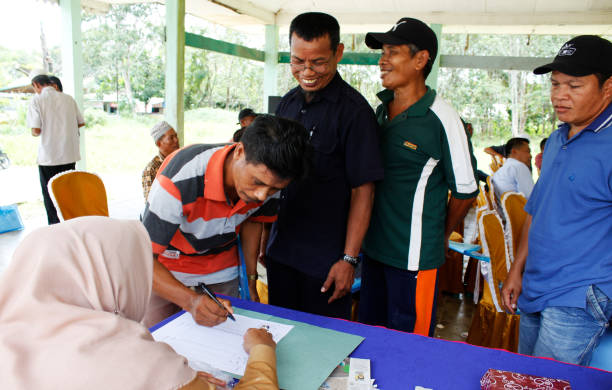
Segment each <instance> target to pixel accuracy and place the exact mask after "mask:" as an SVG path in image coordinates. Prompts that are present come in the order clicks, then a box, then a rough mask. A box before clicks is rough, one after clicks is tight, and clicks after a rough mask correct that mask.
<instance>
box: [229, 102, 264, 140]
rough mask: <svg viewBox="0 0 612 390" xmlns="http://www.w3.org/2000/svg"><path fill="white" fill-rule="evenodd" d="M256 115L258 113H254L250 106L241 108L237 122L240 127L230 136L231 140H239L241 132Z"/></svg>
mask: <svg viewBox="0 0 612 390" xmlns="http://www.w3.org/2000/svg"><path fill="white" fill-rule="evenodd" d="M257 115H258V114H256V113H255V111H253V110H252V109H250V108H243V109H242V110H240V112H239V113H238V123H237V124H239V125H240V128H239V129H238V130H236V132H235V133H234V136H233V137H232V141H233V142H238V141H240V138H241V137H242V133H244V129H246V128H247V127H249V125H250V124H251V123H253V121H254V120H255V118H257Z"/></svg>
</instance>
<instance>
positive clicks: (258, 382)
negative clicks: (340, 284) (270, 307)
mask: <svg viewBox="0 0 612 390" xmlns="http://www.w3.org/2000/svg"><path fill="white" fill-rule="evenodd" d="M50 275H52V276H51V277H50ZM152 278H153V259H152V256H151V240H150V239H149V235H148V233H147V231H146V230H145V229H144V227H143V226H142V225H141V224H140V223H139V222H137V221H127V220H124V221H120V220H114V219H111V218H108V217H98V216H95V217H82V218H75V219H72V220H70V221H66V222H63V223H61V224H58V225H53V226H49V227H44V228H41V229H38V230H36V231H34V232H32V233H31V234H29V235H28V236H27V237H26V238H25V239H24V240H23V242H22V243H21V244H20V245H19V247H18V248H17V250H16V251H15V254H14V256H13V261H12V262H11V264H10V265H9V267H8V268H7V269H6V270H5V271H4V274H3V275H2V282H1V283H0V302H1V304H0V324H2V326H0V361H2V362H3V364H0V388H2V389H11V390H30V389H66V390H70V389H75V390H76V389H79V390H80V389H183V390H188V389H190V390H196V389H201V390H203V389H206V390H214V389H215V385H214V384H221V383H222V382H221V383H220V381H219V380H218V379H216V378H213V377H212V376H211V375H210V374H207V373H204V372H196V371H194V370H193V369H191V368H190V367H189V366H188V365H187V361H186V359H185V358H184V357H182V356H180V355H178V354H177V353H176V352H174V351H173V350H172V349H171V348H170V347H169V346H168V345H167V344H164V343H158V342H156V341H155V340H153V338H152V337H151V334H150V333H149V331H148V330H147V328H145V326H144V325H143V324H142V323H140V321H141V320H142V318H143V316H144V313H145V309H146V307H147V303H148V301H149V298H150V296H151V283H152ZM244 348H245V351H246V352H247V353H250V357H249V360H248V363H247V367H246V371H245V374H244V376H243V378H242V380H241V381H240V383H239V384H238V385H237V386H236V387H235V389H253V388H255V386H256V388H257V389H278V380H277V377H276V357H275V343H274V341H273V340H272V336H271V335H270V334H269V333H267V332H266V331H265V330H263V329H250V330H249V331H247V333H246V334H245V336H244ZM211 382H212V383H211Z"/></svg>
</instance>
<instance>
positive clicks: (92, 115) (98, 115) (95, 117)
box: [84, 109, 107, 128]
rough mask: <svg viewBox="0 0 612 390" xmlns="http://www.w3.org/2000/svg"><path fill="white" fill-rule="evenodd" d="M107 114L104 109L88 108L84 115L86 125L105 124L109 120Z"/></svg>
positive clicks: (88, 126) (89, 126)
mask: <svg viewBox="0 0 612 390" xmlns="http://www.w3.org/2000/svg"><path fill="white" fill-rule="evenodd" d="M106 115H107V114H106V113H105V112H104V111H102V110H96V109H86V110H85V115H84V116H85V118H84V119H85V127H87V128H92V127H94V126H97V125H100V126H104V125H105V124H106V120H107V118H106Z"/></svg>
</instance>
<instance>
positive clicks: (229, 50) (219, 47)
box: [185, 32, 266, 62]
mask: <svg viewBox="0 0 612 390" xmlns="http://www.w3.org/2000/svg"><path fill="white" fill-rule="evenodd" d="M185 46H190V47H195V48H197V49H204V50H210V51H215V52H217V53H223V54H229V55H232V56H237V57H241V58H246V59H249V60H255V61H261V62H264V61H265V59H266V54H265V53H264V52H263V51H261V50H257V49H251V48H250V47H246V46H242V45H236V44H234V43H229V42H224V41H219V40H217V39H212V38H208V37H203V36H201V35H198V34H192V33H188V32H186V33H185Z"/></svg>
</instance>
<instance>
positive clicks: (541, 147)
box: [540, 138, 548, 150]
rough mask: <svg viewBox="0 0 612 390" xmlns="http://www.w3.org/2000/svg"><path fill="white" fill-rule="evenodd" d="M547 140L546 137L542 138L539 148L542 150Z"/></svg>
mask: <svg viewBox="0 0 612 390" xmlns="http://www.w3.org/2000/svg"><path fill="white" fill-rule="evenodd" d="M547 140H548V138H544V139H543V140H542V141H540V150H544V146H546V141H547Z"/></svg>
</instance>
